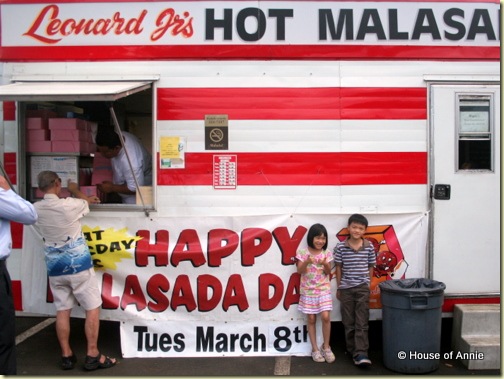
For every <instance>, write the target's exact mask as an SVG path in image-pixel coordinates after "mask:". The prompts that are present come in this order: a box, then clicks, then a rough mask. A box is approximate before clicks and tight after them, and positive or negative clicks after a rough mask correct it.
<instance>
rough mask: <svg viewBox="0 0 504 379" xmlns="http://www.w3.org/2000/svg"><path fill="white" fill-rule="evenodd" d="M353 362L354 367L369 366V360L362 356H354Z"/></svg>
mask: <svg viewBox="0 0 504 379" xmlns="http://www.w3.org/2000/svg"><path fill="white" fill-rule="evenodd" d="M353 362H354V364H355V365H356V366H371V360H370V359H369V358H368V357H367V356H366V355H364V354H359V355H356V356H355V357H354V358H353Z"/></svg>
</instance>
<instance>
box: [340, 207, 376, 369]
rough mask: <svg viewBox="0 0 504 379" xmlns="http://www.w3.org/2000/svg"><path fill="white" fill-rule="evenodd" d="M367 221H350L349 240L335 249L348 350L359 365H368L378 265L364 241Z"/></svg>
mask: <svg viewBox="0 0 504 379" xmlns="http://www.w3.org/2000/svg"><path fill="white" fill-rule="evenodd" d="M367 226H368V220H367V219H366V217H364V216H363V215H360V214H354V215H352V216H350V218H349V219H348V234H349V236H348V238H347V239H346V240H345V241H342V242H340V243H338V244H337V245H336V247H335V248H334V250H333V254H334V262H335V263H336V283H337V285H338V289H337V292H336V298H337V299H338V300H339V301H340V303H341V320H342V322H343V326H344V328H345V341H346V348H347V351H348V352H349V353H350V354H351V355H352V358H353V361H354V364H355V365H357V366H369V365H371V360H370V359H369V358H368V349H369V339H368V324H369V285H370V283H371V278H372V276H373V267H374V266H375V264H376V254H375V250H374V247H373V244H372V243H371V242H369V241H368V240H366V239H365V238H364V234H365V233H366V229H367Z"/></svg>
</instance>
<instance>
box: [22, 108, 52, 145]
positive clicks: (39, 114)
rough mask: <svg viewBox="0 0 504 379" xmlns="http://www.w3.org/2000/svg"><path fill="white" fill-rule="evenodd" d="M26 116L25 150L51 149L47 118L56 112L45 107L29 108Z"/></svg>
mask: <svg viewBox="0 0 504 379" xmlns="http://www.w3.org/2000/svg"><path fill="white" fill-rule="evenodd" d="M27 116H28V117H27V119H26V151H27V152H29V153H47V152H50V151H52V150H51V148H52V145H51V138H50V137H51V135H50V132H49V127H48V120H49V118H50V117H56V113H55V112H53V111H50V110H45V109H40V110H29V111H28V112H27Z"/></svg>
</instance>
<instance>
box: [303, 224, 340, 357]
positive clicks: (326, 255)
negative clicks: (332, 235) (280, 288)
mask: <svg viewBox="0 0 504 379" xmlns="http://www.w3.org/2000/svg"><path fill="white" fill-rule="evenodd" d="M307 243H308V246H307V247H305V248H303V249H299V250H298V251H297V252H296V259H297V262H296V265H297V272H298V273H299V274H301V284H300V295H301V296H300V298H299V305H298V310H299V311H300V312H302V313H304V314H306V315H307V326H308V336H309V337H310V343H311V345H312V358H313V360H314V361H315V362H328V363H332V362H334V360H335V357H334V354H333V352H332V350H331V347H330V345H329V338H330V336H331V310H332V296H331V263H330V262H332V260H333V256H332V253H331V252H330V251H328V250H327V244H328V241H327V230H326V228H325V227H324V225H321V224H315V225H312V226H311V227H310V230H309V231H308V236H307ZM318 314H320V317H321V320H322V337H323V339H324V342H323V343H322V346H320V349H319V347H318V346H317V337H316V329H315V325H316V322H317V315H318Z"/></svg>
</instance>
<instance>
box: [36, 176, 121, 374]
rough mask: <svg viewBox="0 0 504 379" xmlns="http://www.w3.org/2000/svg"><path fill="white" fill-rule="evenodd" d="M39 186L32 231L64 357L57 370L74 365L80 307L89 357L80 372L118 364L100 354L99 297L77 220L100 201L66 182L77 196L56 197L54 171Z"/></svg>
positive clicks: (58, 188) (57, 183)
mask: <svg viewBox="0 0 504 379" xmlns="http://www.w3.org/2000/svg"><path fill="white" fill-rule="evenodd" d="M38 187H39V189H40V190H41V191H42V192H43V193H44V198H43V199H42V200H41V201H38V202H36V203H35V208H36V210H37V213H38V215H39V217H38V221H37V222H36V224H35V228H36V229H37V230H38V232H39V233H40V235H41V236H42V240H43V242H44V253H45V261H46V266H47V274H48V276H49V286H50V288H51V292H52V295H53V299H54V305H55V307H56V335H57V337H58V342H59V344H60V347H61V353H62V354H61V367H62V369H64V370H70V369H72V368H74V365H75V363H76V362H77V357H76V355H75V354H74V352H73V350H72V348H71V346H70V314H71V312H72V308H73V307H74V306H77V305H78V304H80V305H81V306H82V307H83V308H84V310H85V311H86V321H85V326H84V327H85V334H86V340H87V355H86V359H85V361H84V369H86V370H96V369H98V368H109V367H112V366H114V365H115V364H116V363H117V361H116V359H114V358H109V357H107V356H105V355H103V354H101V353H100V351H99V350H98V332H99V328H100V306H101V304H102V299H101V293H100V289H99V286H98V280H97V278H96V276H95V271H94V267H93V261H92V259H91V254H90V252H89V247H88V245H87V243H86V240H85V238H84V235H83V233H82V226H81V222H80V220H81V219H82V218H83V217H84V216H85V215H87V214H88V213H89V204H90V203H97V202H99V199H98V198H97V197H96V196H91V197H88V196H86V195H85V194H84V193H82V192H81V191H80V190H79V188H78V186H77V183H73V182H71V181H70V180H68V185H67V188H68V190H69V191H70V193H71V194H72V195H74V196H75V198H73V197H68V198H60V197H59V196H58V195H59V193H60V192H61V188H62V184H61V178H59V177H58V175H57V174H56V173H55V172H53V171H42V172H40V173H39V175H38Z"/></svg>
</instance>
